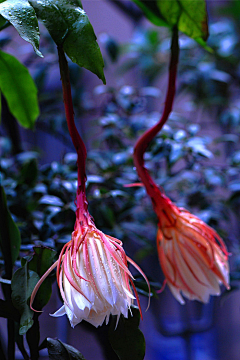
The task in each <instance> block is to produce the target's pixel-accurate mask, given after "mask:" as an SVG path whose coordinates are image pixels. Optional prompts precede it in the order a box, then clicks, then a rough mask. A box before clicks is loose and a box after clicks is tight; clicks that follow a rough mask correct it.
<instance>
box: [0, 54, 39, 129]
mask: <svg viewBox="0 0 240 360" xmlns="http://www.w3.org/2000/svg"><path fill="white" fill-rule="evenodd" d="M0 69H1V71H0V90H1V91H2V93H3V95H4V97H5V98H6V100H7V103H8V106H9V109H10V111H11V113H12V114H13V116H14V117H15V118H16V119H17V120H18V121H19V123H20V124H21V125H22V126H23V127H25V128H32V127H33V125H34V123H35V121H36V119H37V117H38V115H39V107H38V99H37V88H36V86H35V84H34V81H33V79H32V77H31V75H30V74H29V72H28V70H27V68H26V67H25V66H23V65H22V64H21V63H20V62H19V61H18V60H17V59H16V58H15V57H14V56H12V55H9V54H6V53H5V52H3V51H0Z"/></svg>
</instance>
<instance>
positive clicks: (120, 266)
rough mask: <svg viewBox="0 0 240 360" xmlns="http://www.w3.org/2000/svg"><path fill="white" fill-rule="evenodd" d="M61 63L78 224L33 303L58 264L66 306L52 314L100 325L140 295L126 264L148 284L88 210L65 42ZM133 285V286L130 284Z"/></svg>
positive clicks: (83, 149)
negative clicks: (74, 165)
mask: <svg viewBox="0 0 240 360" xmlns="http://www.w3.org/2000/svg"><path fill="white" fill-rule="evenodd" d="M58 54H59V66H60V73H61V80H62V87H63V97H64V105H65V113H66V120H67V124H68V129H69V133H70V136H71V139H72V142H73V145H74V147H75V149H76V152H77V165H78V182H77V184H78V187H77V196H76V200H75V205H76V222H75V226H74V231H73V233H72V238H71V241H69V242H68V243H67V244H65V245H64V247H63V249H62V251H61V253H60V256H59V259H58V260H57V261H56V262H55V264H53V265H52V266H51V267H50V268H49V269H48V270H47V271H46V273H45V274H44V275H43V276H42V277H41V279H40V280H39V281H38V283H37V285H36V286H35V288H34V290H33V292H32V295H31V299H30V307H31V308H32V304H33V301H34V298H35V296H36V293H37V291H38V289H39V287H40V286H41V284H42V282H43V281H44V279H45V278H46V277H47V276H48V275H49V274H50V272H51V271H52V270H53V269H54V268H55V267H56V266H57V281H58V285H59V289H60V292H61V295H62V299H63V302H64V304H63V306H62V307H61V308H60V309H59V310H57V311H56V312H55V313H54V314H53V316H61V315H64V314H67V316H68V318H69V320H70V323H71V325H72V326H73V327H74V326H75V325H76V324H78V323H80V322H81V321H82V320H85V321H87V322H89V323H91V324H92V325H94V326H96V327H98V326H99V325H102V324H103V322H104V320H105V319H106V322H108V319H109V316H110V314H112V315H117V321H118V319H119V317H120V315H121V314H123V315H124V316H125V317H128V310H129V309H130V306H131V304H132V302H133V300H134V299H135V297H134V296H133V293H132V289H131V286H132V288H133V290H134V294H135V296H136V299H137V303H138V306H139V311H140V314H141V317H142V312H141V307H140V303H139V298H138V294H137V291H136V289H135V286H134V283H133V277H132V274H131V273H130V271H129V270H128V267H127V262H130V263H131V264H132V265H133V266H135V268H136V269H137V270H138V271H139V272H140V273H141V274H142V275H143V277H144V278H145V280H146V281H147V284H148V288H149V294H150V286H149V282H148V280H147V278H146V276H145V274H144V273H143V272H142V270H141V269H140V268H139V267H138V266H137V264H135V263H134V262H133V261H132V260H131V259H130V258H128V257H127V256H126V254H125V252H124V250H123V247H122V243H121V241H119V240H117V239H115V238H113V237H111V236H108V235H105V234H103V233H102V232H101V231H100V230H98V229H97V228H96V226H95V224H94V222H93V220H92V218H91V216H90V214H89V212H88V202H87V198H86V189H85V186H86V184H85V183H86V173H85V165H86V156H87V151H86V147H85V144H84V142H83V140H82V138H81V136H80V135H79V133H78V130H77V128H76V125H75V121H74V111H73V104H72V96H71V86H70V79H69V71H68V63H67V59H66V56H65V54H64V51H63V47H62V46H58ZM130 284H131V286H130Z"/></svg>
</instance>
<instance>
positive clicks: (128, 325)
mask: <svg viewBox="0 0 240 360" xmlns="http://www.w3.org/2000/svg"><path fill="white" fill-rule="evenodd" d="M131 312H132V316H131ZM131 312H130V310H129V314H128V318H127V319H126V318H125V317H124V316H123V315H121V317H120V319H119V323H118V325H117V328H116V329H115V326H116V323H115V321H114V318H112V320H111V323H110V327H109V334H108V336H109V341H110V344H111V346H112V348H113V350H114V351H115V353H116V354H117V356H118V357H119V359H120V360H133V359H134V360H142V359H144V356H145V339H144V336H143V333H142V332H141V330H140V329H139V322H140V313H139V310H138V308H136V307H134V306H131Z"/></svg>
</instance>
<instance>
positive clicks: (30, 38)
mask: <svg viewBox="0 0 240 360" xmlns="http://www.w3.org/2000/svg"><path fill="white" fill-rule="evenodd" d="M0 14H1V15H2V16H3V17H4V18H5V19H6V20H8V21H9V22H10V23H11V24H12V25H13V26H14V27H15V29H16V30H17V32H18V33H19V35H20V36H21V37H22V38H23V39H24V40H25V41H27V42H29V43H30V44H31V45H32V46H33V48H34V50H35V52H36V54H37V55H38V56H40V57H43V56H42V54H41V52H40V51H39V50H38V49H39V37H40V34H39V28H38V21H37V17H36V14H35V11H34V9H33V7H32V6H31V5H30V4H29V2H28V1H27V0H6V1H4V2H3V3H1V4H0Z"/></svg>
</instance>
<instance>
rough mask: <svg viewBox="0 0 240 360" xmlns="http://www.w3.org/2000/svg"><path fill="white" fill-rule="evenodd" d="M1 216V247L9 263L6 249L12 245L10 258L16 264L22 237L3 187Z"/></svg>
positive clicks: (0, 193) (0, 204)
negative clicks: (9, 208) (10, 210)
mask: <svg viewBox="0 0 240 360" xmlns="http://www.w3.org/2000/svg"><path fill="white" fill-rule="evenodd" d="M0 214H1V217H0V246H1V248H2V252H3V256H4V258H5V261H7V260H8V259H6V257H8V252H7V251H6V249H7V247H9V245H10V251H11V257H10V258H12V259H11V260H12V264H14V263H15V261H16V260H17V257H18V254H19V251H20V245H21V236H20V232H19V230H18V227H17V225H16V224H15V222H14V221H13V219H12V216H11V214H10V212H9V210H8V207H7V201H6V195H5V192H4V189H3V187H2V186H0Z"/></svg>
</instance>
